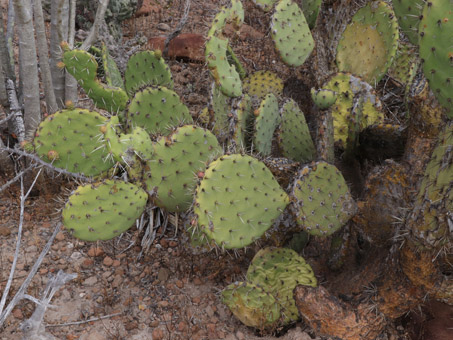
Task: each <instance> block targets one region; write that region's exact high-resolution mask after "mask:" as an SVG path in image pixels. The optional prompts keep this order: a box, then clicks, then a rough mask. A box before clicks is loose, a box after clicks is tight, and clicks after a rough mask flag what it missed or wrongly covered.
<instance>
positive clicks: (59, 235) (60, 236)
mask: <svg viewBox="0 0 453 340" xmlns="http://www.w3.org/2000/svg"><path fill="white" fill-rule="evenodd" d="M55 238H56V239H57V240H58V241H63V240H64V232H62V231H60V232H59V233H58V234H57V235H56V236H55Z"/></svg>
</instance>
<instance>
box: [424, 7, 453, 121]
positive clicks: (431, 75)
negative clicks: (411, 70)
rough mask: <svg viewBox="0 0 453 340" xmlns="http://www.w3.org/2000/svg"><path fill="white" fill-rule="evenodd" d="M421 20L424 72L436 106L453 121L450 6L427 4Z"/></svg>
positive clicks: (452, 17)
mask: <svg viewBox="0 0 453 340" xmlns="http://www.w3.org/2000/svg"><path fill="white" fill-rule="evenodd" d="M422 17H423V18H422V19H421V21H420V40H419V46H420V49H419V53H420V58H421V59H422V62H423V72H424V74H425V77H426V79H427V80H428V83H429V87H430V88H431V90H432V91H433V93H434V95H435V96H436V98H437V100H438V101H439V103H440V104H441V105H442V106H444V107H445V108H446V109H447V116H448V117H449V118H450V119H451V118H453V85H452V82H453V43H452V32H453V3H452V2H451V1H450V0H434V1H429V3H428V4H427V5H426V6H425V9H424V10H423V14H422Z"/></svg>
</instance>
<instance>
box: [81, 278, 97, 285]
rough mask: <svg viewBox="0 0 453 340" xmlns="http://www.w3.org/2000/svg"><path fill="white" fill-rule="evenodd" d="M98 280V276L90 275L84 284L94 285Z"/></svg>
mask: <svg viewBox="0 0 453 340" xmlns="http://www.w3.org/2000/svg"><path fill="white" fill-rule="evenodd" d="M97 282H98V278H97V277H96V276H90V277H89V278H88V279H86V280H85V281H83V285H84V286H94V285H95V284H96V283H97Z"/></svg>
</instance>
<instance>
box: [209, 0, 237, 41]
mask: <svg viewBox="0 0 453 340" xmlns="http://www.w3.org/2000/svg"><path fill="white" fill-rule="evenodd" d="M243 22H244V8H243V6H242V2H241V1H240V0H231V6H230V7H222V8H221V9H220V12H218V13H217V14H216V16H215V18H214V20H213V21H212V23H211V28H210V29H209V31H208V37H211V36H217V37H221V36H222V35H223V30H224V28H225V25H226V24H227V23H230V24H232V26H233V28H234V29H236V30H239V29H240V27H241V25H242V23H243Z"/></svg>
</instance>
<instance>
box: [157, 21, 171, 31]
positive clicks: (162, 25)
mask: <svg viewBox="0 0 453 340" xmlns="http://www.w3.org/2000/svg"><path fill="white" fill-rule="evenodd" d="M156 27H157V29H158V30H160V31H169V30H170V26H168V25H167V24H165V23H163V22H161V23H158V24H157V25H156Z"/></svg>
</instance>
